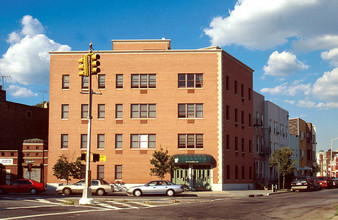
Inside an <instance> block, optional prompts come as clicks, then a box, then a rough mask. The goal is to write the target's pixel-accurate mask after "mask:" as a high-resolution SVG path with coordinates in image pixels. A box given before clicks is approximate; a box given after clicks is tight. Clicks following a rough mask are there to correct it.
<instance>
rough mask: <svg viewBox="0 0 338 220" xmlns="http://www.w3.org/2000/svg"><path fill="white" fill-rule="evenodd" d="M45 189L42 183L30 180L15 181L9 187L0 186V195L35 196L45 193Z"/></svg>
mask: <svg viewBox="0 0 338 220" xmlns="http://www.w3.org/2000/svg"><path fill="white" fill-rule="evenodd" d="M45 191H46V187H45V186H44V184H43V183H38V182H36V181H34V180H31V179H17V180H14V181H13V182H12V183H11V184H9V185H0V193H2V194H6V193H30V194H33V195H34V194H37V193H41V192H45Z"/></svg>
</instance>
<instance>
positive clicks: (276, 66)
mask: <svg viewBox="0 0 338 220" xmlns="http://www.w3.org/2000/svg"><path fill="white" fill-rule="evenodd" d="M308 68H309V66H308V65H305V64H304V63H303V62H301V61H299V60H297V57H296V55H294V54H292V53H290V52H286V51H283V52H282V53H278V51H275V52H273V53H272V54H271V55H270V57H269V60H268V64H267V65H265V66H264V68H263V69H264V75H265V76H266V75H270V76H275V77H285V76H289V75H294V74H295V73H296V72H297V71H299V70H305V69H308Z"/></svg>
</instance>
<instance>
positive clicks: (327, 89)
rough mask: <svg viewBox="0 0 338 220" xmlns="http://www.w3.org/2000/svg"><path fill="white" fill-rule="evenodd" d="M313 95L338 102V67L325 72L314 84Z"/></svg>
mask: <svg viewBox="0 0 338 220" xmlns="http://www.w3.org/2000/svg"><path fill="white" fill-rule="evenodd" d="M312 92H313V95H315V96H317V97H318V98H320V99H321V100H325V101H328V102H337V100H338V68H335V69H333V70H332V71H331V72H325V73H324V74H323V76H322V77H320V78H319V79H317V81H316V82H315V83H314V85H313V91H312Z"/></svg>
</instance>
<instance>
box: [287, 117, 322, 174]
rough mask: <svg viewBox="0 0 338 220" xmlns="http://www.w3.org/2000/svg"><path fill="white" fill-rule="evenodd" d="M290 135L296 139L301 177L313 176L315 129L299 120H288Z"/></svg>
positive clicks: (314, 165)
mask: <svg viewBox="0 0 338 220" xmlns="http://www.w3.org/2000/svg"><path fill="white" fill-rule="evenodd" d="M289 127H290V134H293V135H296V136H297V137H298V143H299V169H300V170H301V174H302V175H306V176H313V175H315V167H316V129H315V127H314V126H313V125H312V124H311V123H308V122H306V121H304V120H302V119H301V118H292V119H290V120H289Z"/></svg>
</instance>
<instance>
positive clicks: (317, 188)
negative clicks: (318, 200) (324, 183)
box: [313, 178, 322, 190]
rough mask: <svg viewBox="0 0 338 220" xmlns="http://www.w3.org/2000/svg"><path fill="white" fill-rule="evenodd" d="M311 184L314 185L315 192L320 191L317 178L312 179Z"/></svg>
mask: <svg viewBox="0 0 338 220" xmlns="http://www.w3.org/2000/svg"><path fill="white" fill-rule="evenodd" d="M313 183H314V185H315V190H321V189H322V187H321V186H320V183H319V182H318V180H317V178H313Z"/></svg>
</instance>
